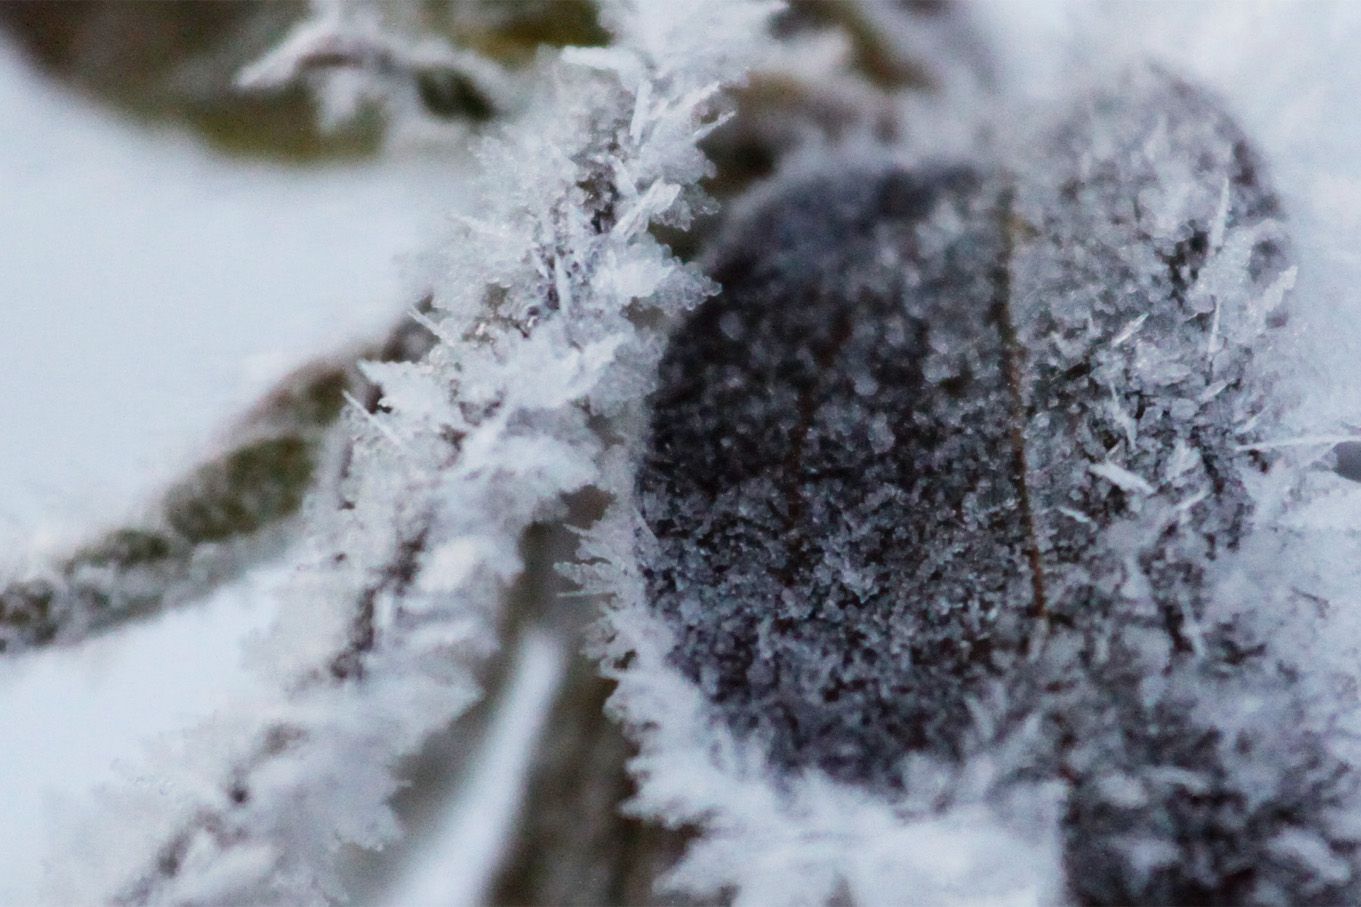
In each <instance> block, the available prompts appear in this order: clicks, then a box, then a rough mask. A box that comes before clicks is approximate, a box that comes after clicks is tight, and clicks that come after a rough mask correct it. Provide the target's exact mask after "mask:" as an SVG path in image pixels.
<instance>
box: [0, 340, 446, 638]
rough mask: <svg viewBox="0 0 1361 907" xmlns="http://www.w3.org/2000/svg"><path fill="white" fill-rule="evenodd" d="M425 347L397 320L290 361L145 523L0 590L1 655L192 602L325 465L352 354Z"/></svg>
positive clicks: (268, 548) (286, 521)
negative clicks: (369, 337)
mask: <svg viewBox="0 0 1361 907" xmlns="http://www.w3.org/2000/svg"><path fill="white" fill-rule="evenodd" d="M404 322H405V320H404ZM428 347H429V336H428V333H427V332H425V331H424V330H423V329H421V328H420V327H419V326H417V325H416V324H414V323H403V324H402V325H400V326H399V327H397V328H396V329H394V330H393V331H392V332H391V334H390V335H389V336H388V338H387V339H386V340H384V341H383V342H382V343H380V344H376V345H370V346H366V347H363V348H361V349H358V350H354V351H351V352H349V353H347V354H345V355H342V356H332V357H329V358H327V359H323V360H321V361H318V362H315V363H312V364H310V365H307V366H304V367H303V368H301V369H298V370H297V371H295V372H294V373H293V374H292V375H291V376H289V377H288V378H286V379H284V381H283V382H282V383H281V384H279V385H278V386H277V387H275V388H274V389H273V390H272V391H270V392H269V393H268V394H267V395H266V396H265V397H264V398H263V399H262V400H261V401H260V403H258V404H257V405H256V406H255V407H253V408H252V410H251V411H250V412H249V413H248V414H247V415H246V417H245V418H244V419H243V420H241V422H240V423H238V424H237V425H236V426H234V427H233V430H232V446H230V447H229V448H228V449H227V450H226V451H224V452H220V453H218V454H217V455H215V456H214V458H213V459H212V460H211V461H209V462H207V463H204V464H202V465H200V466H197V467H196V468H195V469H194V470H193V472H191V473H190V474H189V475H188V476H186V477H184V478H182V479H180V480H179V481H177V482H175V483H173V484H172V485H171V486H170V487H169V489H167V490H166V491H165V492H164V493H163V494H162V496H161V497H160V499H159V500H158V501H157V502H156V504H155V505H154V506H153V507H152V508H151V512H150V514H149V516H148V519H146V520H145V521H144V522H141V523H139V524H133V525H127V526H123V527H120V528H118V529H114V530H111V531H109V532H107V533H105V534H104V535H102V536H101V537H99V538H97V539H95V540H94V541H91V542H90V543H88V544H86V545H84V546H83V547H81V548H80V549H79V550H78V551H76V552H75V553H74V554H71V555H69V556H67V557H65V558H63V559H61V560H59V561H57V562H56V563H51V564H46V565H43V566H41V567H38V568H33V569H30V570H29V571H27V573H26V575H24V576H22V577H20V578H17V579H13V580H12V581H10V582H9V583H8V584H7V585H5V586H4V587H3V588H0V653H5V654H15V653H17V652H22V651H26V650H28V649H31V648H35V647H40V646H46V645H51V644H70V643H74V642H78V641H80V640H82V639H85V638H87V637H88V636H90V635H93V634H97V633H102V632H107V631H109V630H111V629H113V628H115V627H118V626H121V625H122V624H123V623H124V622H125V621H128V620H131V619H134V618H139V617H145V616H148V615H151V614H154V613H157V612H159V611H161V610H162V609H163V608H166V607H171V606H175V605H180V604H185V603H188V602H192V601H197V600H200V599H201V598H202V597H203V595H204V594H205V593H207V592H209V591H210V590H212V589H213V588H215V587H217V586H219V585H221V584H222V583H224V582H227V581H229V580H230V579H232V578H233V577H236V576H239V575H240V574H241V573H242V571H244V570H246V569H248V568H250V567H252V566H254V565H256V564H258V563H260V562H262V561H263V560H265V559H267V558H269V557H270V556H272V555H276V554H278V553H279V552H280V551H282V550H283V549H284V547H285V546H286V545H287V542H288V540H289V537H290V536H291V534H292V533H293V531H294V530H296V529H297V528H298V523H297V521H296V520H295V517H296V515H297V512H298V509H299V507H300V506H301V504H302V501H303V499H304V498H305V497H306V495H307V494H308V491H309V489H311V488H312V487H313V486H314V485H315V484H316V483H317V482H318V481H319V480H320V479H321V477H322V474H323V473H324V472H325V469H324V465H325V460H326V451H327V448H328V445H329V444H330V439H331V438H332V436H333V429H334V426H335V423H336V419H337V417H338V416H339V414H340V409H341V405H342V403H343V394H344V393H345V389H346V387H347V386H348V387H351V388H352V389H353V391H354V392H355V393H361V394H363V395H365V396H366V397H367V396H369V391H368V390H367V388H366V386H367V382H365V381H364V380H363V379H362V378H361V377H360V376H359V375H358V374H357V372H356V371H355V363H356V362H358V361H361V360H365V359H375V358H376V359H380V360H384V361H403V360H408V359H411V358H414V357H416V356H418V355H420V354H421V353H422V352H423V351H424V350H425V349H426V348H428Z"/></svg>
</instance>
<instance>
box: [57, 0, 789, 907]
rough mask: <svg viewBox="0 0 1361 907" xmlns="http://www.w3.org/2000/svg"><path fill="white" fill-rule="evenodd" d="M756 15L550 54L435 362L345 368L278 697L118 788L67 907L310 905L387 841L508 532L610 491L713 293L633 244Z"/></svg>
mask: <svg viewBox="0 0 1361 907" xmlns="http://www.w3.org/2000/svg"><path fill="white" fill-rule="evenodd" d="M767 13H768V10H767V9H766V8H764V7H762V6H758V5H730V4H725V3H715V4H710V5H705V6H703V7H686V8H684V9H669V8H666V7H664V6H662V5H645V6H640V7H634V6H631V5H627V6H622V7H620V8H618V9H616V10H614V13H613V16H612V18H611V20H610V24H611V27H612V28H613V29H614V31H615V34H616V35H617V40H616V42H615V43H614V44H613V45H611V46H610V47H607V48H600V49H578V50H572V51H568V52H565V53H564V54H563V60H562V62H561V64H560V65H559V66H558V67H557V68H556V70H555V75H554V78H553V79H552V80H551V82H549V83H548V84H547V85H546V87H545V89H544V91H543V93H542V95H541V96H540V97H538V98H536V99H535V100H534V102H533V104H532V105H531V107H530V109H529V110H528V111H527V113H526V114H525V116H524V119H523V122H522V123H521V124H520V125H519V126H518V128H516V129H514V130H511V131H509V132H508V133H507V134H506V135H505V137H504V138H503V139H501V140H498V141H493V142H490V143H489V144H487V145H486V146H485V147H484V148H483V149H482V151H481V154H482V156H483V157H484V158H485V159H487V160H488V161H489V162H490V161H494V162H495V164H494V166H489V167H488V168H487V173H488V185H487V187H486V193H485V203H484V206H483V207H482V209H481V217H480V218H479V219H478V220H476V221H467V222H465V224H464V225H463V230H462V232H461V236H460V239H459V242H458V243H457V244H453V245H451V249H452V250H453V251H452V252H451V259H450V261H449V262H448V263H447V265H446V268H447V270H446V272H445V274H446V276H445V277H444V278H443V279H441V280H440V281H438V283H437V286H436V288H435V293H434V296H433V300H432V306H433V310H432V312H431V313H430V314H429V315H428V316H427V315H422V314H419V313H417V314H415V315H414V316H413V317H415V318H417V320H419V321H420V323H421V324H422V325H424V326H425V327H426V328H427V329H428V330H429V331H430V332H431V333H432V334H433V335H434V336H435V337H436V338H437V339H438V341H439V342H438V343H437V344H436V345H435V346H434V348H433V349H432V350H431V351H430V352H429V353H428V354H427V355H426V356H424V357H423V358H422V359H421V360H420V361H418V362H416V363H411V364H400V363H376V362H374V363H367V364H365V365H363V366H362V369H363V370H364V372H365V374H366V375H367V376H368V377H369V378H370V379H371V380H373V381H374V382H376V383H377V384H379V385H380V386H381V387H382V388H383V396H382V398H381V400H380V401H379V403H378V405H377V406H376V407H374V408H372V409H370V408H368V407H364V406H362V405H359V404H358V402H357V401H355V403H356V405H355V406H354V408H353V411H352V412H351V414H350V415H349V416H348V423H349V427H350V429H351V434H352V442H351V444H350V445H349V449H348V451H347V454H346V463H345V466H344V470H343V476H342V478H341V479H340V482H339V488H338V490H337V492H336V494H335V497H334V498H333V499H330V500H322V499H318V500H313V501H312V502H310V504H309V506H308V512H307V515H306V518H307V520H308V525H307V526H306V527H305V528H304V542H303V543H302V545H301V546H300V548H301V550H299V551H296V552H295V553H294V557H295V558H296V562H297V567H296V581H294V582H292V583H290V584H288V585H286V586H285V587H284V588H283V589H281V590H280V594H281V595H282V596H285V597H286V601H285V603H284V604H283V605H282V607H281V608H280V615H281V616H280V620H279V624H278V626H277V627H276V628H275V629H274V631H273V632H272V633H271V635H270V637H269V638H268V639H266V640H265V641H264V643H263V646H262V647H263V649H264V653H263V655H262V658H263V659H264V660H265V661H266V662H267V663H268V664H269V665H270V667H271V669H272V671H273V673H274V676H276V677H277V678H278V697H277V699H276V700H274V701H271V702H267V703H261V704H258V705H256V706H254V707H253V708H252V709H250V710H249V711H247V712H244V713H242V714H238V715H234V716H230V717H223V718H221V719H219V720H217V721H215V722H213V723H211V724H210V725H207V726H205V727H204V728H203V729H202V730H201V732H199V733H198V734H197V735H195V736H194V737H191V738H190V740H189V741H188V742H187V744H186V746H187V753H188V758H181V759H179V761H177V762H170V761H169V760H167V761H166V762H165V763H163V764H161V765H159V766H157V767H156V768H155V769H154V771H155V772H156V774H157V776H158V777H160V778H161V779H163V781H162V783H161V784H160V785H159V786H158V788H157V789H156V790H146V789H143V788H140V787H139V786H133V787H132V788H130V789H129V790H127V791H115V792H112V793H110V795H109V809H108V811H107V813H106V816H107V817H108V819H109V821H116V822H117V824H118V826H119V827H120V829H122V833H121V834H109V835H107V836H106V837H104V838H103V839H102V840H105V841H110V842H111V841H113V840H116V839H119V838H121V841H120V843H119V845H118V846H117V848H107V849H105V850H104V851H103V852H98V853H93V854H91V855H90V859H89V865H88V866H87V867H86V871H84V872H82V874H81V875H80V877H78V878H69V879H64V880H62V882H61V883H60V884H62V885H64V886H66V890H64V891H63V896H65V897H71V898H74V899H76V900H81V901H86V900H91V899H94V900H99V901H102V902H116V903H124V904H138V903H152V902H156V903H181V902H190V903H205V902H212V903H221V902H230V903H241V902H250V903H287V904H297V903H309V902H321V901H325V900H326V899H328V898H332V897H339V896H340V895H341V893H342V892H341V890H340V888H339V884H338V881H337V876H336V869H337V861H338V859H339V854H340V851H339V849H338V845H339V844H342V843H354V844H359V845H362V846H366V847H378V846H381V845H382V844H383V843H385V842H387V841H390V840H391V839H393V838H394V837H395V836H396V834H397V831H398V829H397V825H396V822H395V819H394V817H393V815H392V813H391V811H390V810H389V808H388V806H387V800H388V798H389V797H390V795H391V794H392V793H393V792H394V790H395V789H396V788H397V786H398V781H397V779H396V778H395V777H393V775H392V769H393V767H394V764H395V763H396V761H397V760H398V759H400V758H401V757H402V756H404V755H407V754H409V753H411V752H413V751H414V750H415V749H416V748H417V747H418V746H419V745H420V744H421V743H422V742H423V741H424V740H425V739H426V738H427V737H428V736H429V735H430V734H431V733H432V732H433V731H435V730H437V729H439V728H442V727H444V726H445V725H447V724H448V722H449V721H450V720H451V719H452V718H453V717H454V716H456V715H457V714H458V713H459V712H460V711H462V710H463V709H465V708H466V707H467V706H468V705H469V704H470V703H471V702H472V701H473V700H474V699H475V698H476V696H477V685H476V682H475V672H476V669H477V667H478V665H479V664H480V662H481V661H482V660H483V659H484V658H485V657H486V656H488V655H489V654H490V653H491V652H493V651H494V650H495V648H496V645H497V625H498V609H499V607H500V604H501V602H502V600H503V597H504V594H505V591H506V589H507V587H508V586H509V585H510V584H511V582H512V581H513V580H514V579H515V577H516V576H517V575H518V574H519V572H520V571H521V569H522V566H523V565H522V560H521V557H520V552H519V549H520V543H521V539H522V537H523V535H524V534H525V532H526V530H527V529H528V528H529V527H530V526H531V525H532V524H534V523H536V522H541V521H547V520H553V519H556V518H560V517H561V516H562V515H563V513H564V506H565V505H564V501H565V498H566V496H567V495H569V494H570V493H572V492H575V491H577V490H580V489H583V488H586V487H589V486H591V485H593V484H603V481H604V480H603V477H602V469H604V468H606V467H607V466H608V464H610V463H611V462H613V461H614V460H615V459H617V456H615V455H613V454H612V453H611V449H612V445H613V444H614V442H612V441H611V436H612V435H617V434H619V432H620V431H621V429H619V428H615V429H611V426H612V425H616V424H618V425H623V426H626V425H627V424H629V422H630V421H636V418H637V416H636V414H637V411H638V406H639V403H640V401H641V400H642V399H643V397H644V396H645V394H646V392H647V390H648V388H649V386H650V381H651V377H650V376H651V374H652V372H653V371H654V362H655V359H656V357H657V355H658V353H659V351H660V348H661V342H660V337H659V334H658V331H659V327H660V325H662V324H664V323H665V322H666V320H667V319H668V318H670V317H673V316H675V315H676V314H679V313H680V312H682V311H684V310H685V309H687V308H689V307H691V306H693V305H694V304H695V303H696V302H697V301H698V300H699V299H700V298H702V297H703V296H704V295H705V294H706V293H708V292H710V291H711V286H712V285H711V284H710V283H709V282H708V281H707V280H706V279H705V278H703V277H702V276H701V275H700V274H699V273H698V272H697V271H695V270H694V269H693V268H690V267H687V266H683V265H681V264H680V263H679V262H677V261H676V260H675V259H674V258H672V256H671V255H670V253H669V251H668V250H667V248H666V247H665V246H663V245H661V244H660V243H658V242H657V241H656V240H654V239H653V238H652V237H651V235H650V234H649V228H650V227H651V226H652V225H654V224H658V223H663V224H668V225H671V226H676V227H682V228H683V227H685V226H686V225H687V224H688V223H689V222H690V221H691V219H692V218H693V216H694V214H695V212H696V211H697V210H699V209H700V208H702V206H703V197H702V195H701V194H699V193H698V192H697V191H696V190H695V188H694V184H695V183H696V181H697V180H699V179H700V178H701V177H703V176H705V175H706V174H707V172H708V165H707V162H706V160H705V158H704V157H703V155H702V154H700V152H699V151H698V150H697V148H696V142H697V141H698V140H699V139H700V138H702V137H703V135H704V134H705V133H706V132H707V131H709V130H710V129H712V128H713V125H714V124H715V123H716V122H717V121H718V118H719V117H720V116H721V108H720V107H719V105H718V92H719V90H720V89H721V88H722V87H723V86H724V85H725V84H730V83H732V82H733V81H735V80H737V79H738V78H740V76H741V74H742V71H743V69H744V66H745V60H746V58H747V55H748V54H749V53H750V49H751V48H752V47H754V46H755V45H756V43H757V41H758V39H759V35H760V31H761V26H762V22H763V20H764V19H765V17H766V15H767ZM276 62H277V61H276ZM281 65H282V64H281Z"/></svg>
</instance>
